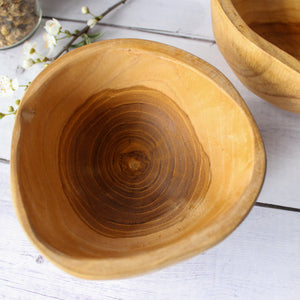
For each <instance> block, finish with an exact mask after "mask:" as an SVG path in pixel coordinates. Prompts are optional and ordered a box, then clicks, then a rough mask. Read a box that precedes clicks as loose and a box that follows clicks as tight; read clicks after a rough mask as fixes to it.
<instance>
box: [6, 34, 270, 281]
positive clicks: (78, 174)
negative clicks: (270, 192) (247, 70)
mask: <svg viewBox="0 0 300 300" xmlns="http://www.w3.org/2000/svg"><path fill="white" fill-rule="evenodd" d="M264 172H265V152H264V148H263V144H262V140H261V137H260V134H259V132H258V129H257V127H256V125H255V122H254V120H253V119H252V116H251V114H250V112H249V110H248V109H247V107H246V105H245V103H244V102H243V100H242V99H241V97H240V96H239V94H238V93H237V91H236V90H235V89H234V87H233V86H232V85H231V84H230V82H229V81H228V80H227V79H226V78H225V77H224V76H223V75H222V74H221V73H220V72H219V71H217V70H216V69H215V68H213V67H212V66H211V65H209V64H208V63H206V62H204V61H202V60H200V59H199V58H196V57H195V56H193V55H191V54H189V53H187V52H184V51H181V50H179V49H176V48H173V47H170V46H167V45H163V44H160V43H155V42H150V41H144V40H133V39H121V40H110V41H104V42H99V43H95V44H92V45H89V46H87V47H83V48H81V49H78V50H75V51H72V52H70V53H69V54H66V55H65V56H63V57H62V58H60V59H58V60H57V61H55V62H54V63H52V64H51V65H50V66H49V67H47V68H46V69H45V70H44V71H43V72H42V73H41V74H40V75H39V76H38V77H37V78H36V79H35V80H34V81H33V83H32V84H31V85H30V87H29V89H28V90H27V92H26V94H25V96H24V98H23V101H22V103H21V106H20V109H19V111H18V114H17V116H16V122H15V127H14V133H13V140H12V155H11V189H12V196H13V199H14V204H15V208H16V211H17V214H18V217H19V219H20V222H21V224H22V226H23V227H24V229H25V231H26V233H27V235H28V236H29V238H30V239H31V241H32V242H33V243H34V244H35V245H36V247H37V248H38V249H39V250H40V251H41V252H42V253H43V254H44V255H45V256H46V257H48V258H49V259H50V260H51V261H53V262H54V263H55V264H56V265H58V266H59V267H61V268H62V269H64V270H66V271H68V272H70V273H72V274H74V275H76V276H80V277H84V278H90V279H100V278H101V279H108V278H117V277H127V276H131V275H134V274H139V273H142V272H147V271H150V270H152V269H157V268H160V267H163V266H165V265H168V264H171V263H174V262H176V261H179V260H182V259H184V258H187V257H190V256H192V255H195V254H197V253H199V252H201V251H204V250H205V249H208V248H209V247H211V246H213V245H215V244H216V243H218V242H219V241H221V240H222V239H224V238H225V237H226V236H227V235H228V234H229V233H230V232H232V231H233V230H234V228H236V227H237V226H238V224H239V223H240V222H241V221H242V220H243V219H244V217H245V216H246V215H247V213H248V212H249V210H250V208H251V207H252V205H253V203H254V202H255V199H256V197H257V195H258V193H259V190H260V188H261V185H262V181H263V178H264Z"/></svg>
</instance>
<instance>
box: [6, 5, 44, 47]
mask: <svg viewBox="0 0 300 300" xmlns="http://www.w3.org/2000/svg"><path fill="white" fill-rule="evenodd" d="M39 20H40V10H39V5H38V2H37V1H36V0H0V48H6V47H10V46H13V45H15V44H17V43H19V42H21V41H23V40H24V39H25V38H26V37H28V36H29V35H30V34H31V33H32V31H33V30H34V29H35V28H36V26H37V24H38V22H39Z"/></svg>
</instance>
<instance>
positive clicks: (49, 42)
mask: <svg viewBox="0 0 300 300" xmlns="http://www.w3.org/2000/svg"><path fill="white" fill-rule="evenodd" d="M44 41H45V48H47V49H49V53H48V55H49V54H51V52H52V51H53V48H54V47H55V46H56V43H57V42H56V38H55V36H53V35H51V34H49V33H44Z"/></svg>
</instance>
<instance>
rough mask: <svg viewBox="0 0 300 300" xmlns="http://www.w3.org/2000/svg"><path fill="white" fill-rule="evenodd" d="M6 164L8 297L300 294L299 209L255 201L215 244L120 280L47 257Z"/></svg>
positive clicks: (2, 226)
mask: <svg viewBox="0 0 300 300" xmlns="http://www.w3.org/2000/svg"><path fill="white" fill-rule="evenodd" d="M8 173H9V166H8V165H4V164H1V165H0V190H1V194H0V236H1V239H0V270H1V271H0V298H2V299H235V298H237V299H289V300H292V299H295V300H296V299H299V294H300V285H299V281H300V256H299V253H300V218H299V213H295V212H287V211H281V210H275V209H268V208H260V207H254V209H253V210H252V211H251V212H250V214H249V216H248V217H247V218H246V220H245V221H244V222H243V223H242V224H241V225H240V226H239V227H238V228H237V229H236V230H235V231H234V233H232V234H231V235H230V236H229V237H228V238H227V239H225V240H224V241H223V242H222V243H220V244H219V245H217V246H216V247H214V248H212V249H210V250H208V251H206V252H205V253H203V254H201V255H198V256H196V257H194V258H192V259H190V260H187V261H184V262H182V263H179V264H177V265H174V266H171V267H168V268H165V269H163V270H160V271H157V272H153V273H151V274H147V275H143V276H139V277H135V278H131V279H125V280H115V281H86V280H81V279H77V278H74V277H72V276H70V275H68V274H66V273H64V272H63V271H61V270H59V269H58V268H57V267H55V266H53V265H52V264H51V263H50V262H48V261H47V260H46V259H45V258H44V257H43V256H42V255H40V253H39V252H38V251H37V250H36V249H35V248H33V246H32V245H31V243H30V242H29V241H28V240H27V237H26V236H25V234H24V232H23V230H22V229H21V227H20V225H19V223H18V221H17V218H16V216H15V212H14V210H13V206H12V203H11V197H10V192H9V178H8Z"/></svg>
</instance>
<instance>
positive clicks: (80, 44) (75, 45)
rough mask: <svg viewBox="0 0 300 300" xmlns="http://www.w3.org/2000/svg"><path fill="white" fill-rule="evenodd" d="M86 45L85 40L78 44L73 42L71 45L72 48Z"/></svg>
mask: <svg viewBox="0 0 300 300" xmlns="http://www.w3.org/2000/svg"><path fill="white" fill-rule="evenodd" d="M84 45H85V41H81V42H80V43H78V44H73V45H71V46H70V48H79V47H82V46H84Z"/></svg>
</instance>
